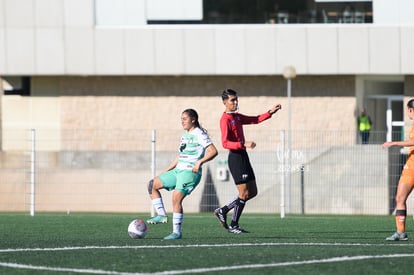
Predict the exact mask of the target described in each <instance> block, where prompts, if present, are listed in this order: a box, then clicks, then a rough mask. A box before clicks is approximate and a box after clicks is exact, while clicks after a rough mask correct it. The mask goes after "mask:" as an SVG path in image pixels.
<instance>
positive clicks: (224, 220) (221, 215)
mask: <svg viewBox="0 0 414 275" xmlns="http://www.w3.org/2000/svg"><path fill="white" fill-rule="evenodd" d="M214 216H216V217H217V219H219V221H220V225H221V226H223V227H224V228H226V229H229V226H228V225H227V215H226V214H224V213H223V211H222V210H221V208H217V209H216V210H214Z"/></svg>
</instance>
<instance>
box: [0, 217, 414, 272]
mask: <svg viewBox="0 0 414 275" xmlns="http://www.w3.org/2000/svg"><path fill="white" fill-rule="evenodd" d="M136 217H139V218H143V219H147V218H148V214H138V215H134V214H95V213H92V214H85V213H75V214H73V213H72V214H70V215H67V214H61V213H39V214H36V215H35V216H34V217H31V216H29V215H28V214H21V213H17V214H16V213H0V274H79V273H82V274H197V273H198V274H199V273H205V274H224V273H225V274H256V275H257V274H336V275H338V274H411V272H412V271H413V269H414V242H413V241H411V240H409V241H405V242H386V241H384V239H385V237H388V236H389V235H391V234H392V233H393V230H394V217H393V216H313V215H312V216H310V215H298V216H296V215H288V216H286V217H285V218H284V219H281V218H280V217H279V216H278V215H276V214H275V215H262V214H244V215H243V216H242V218H241V221H240V222H241V226H242V227H244V228H245V229H247V230H249V231H251V232H250V233H247V234H241V235H235V234H230V233H227V231H225V230H224V229H223V228H222V227H220V226H219V225H218V221H217V219H216V218H215V217H214V216H213V215H212V214H211V213H205V214H185V217H184V224H183V239H181V240H163V239H162V238H163V237H164V236H166V235H168V234H169V233H170V232H171V229H172V225H171V223H170V222H169V223H168V224H159V225H148V227H149V231H148V234H147V236H146V237H145V239H138V240H134V239H131V238H130V237H129V236H128V234H127V227H128V224H129V222H130V221H131V220H132V219H134V218H136ZM407 228H408V236H409V237H414V234H413V228H414V223H413V220H412V217H407ZM413 240H414V239H413Z"/></svg>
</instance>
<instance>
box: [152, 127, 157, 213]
mask: <svg viewBox="0 0 414 275" xmlns="http://www.w3.org/2000/svg"><path fill="white" fill-rule="evenodd" d="M156 141H157V139H156V130H155V129H153V130H152V139H151V178H152V179H153V178H155V172H156V171H155V170H156V169H155V168H156V167H155V157H156V154H155V145H156ZM154 216H155V210H154V207H152V205H151V217H154Z"/></svg>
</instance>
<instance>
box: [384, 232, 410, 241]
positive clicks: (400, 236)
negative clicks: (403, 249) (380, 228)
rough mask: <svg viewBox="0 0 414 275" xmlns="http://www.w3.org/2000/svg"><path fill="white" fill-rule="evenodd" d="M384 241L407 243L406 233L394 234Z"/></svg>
mask: <svg viewBox="0 0 414 275" xmlns="http://www.w3.org/2000/svg"><path fill="white" fill-rule="evenodd" d="M385 240H386V241H408V235H407V233H405V232H404V233H398V232H395V233H394V234H392V235H391V236H390V237H388V238H386V239H385Z"/></svg>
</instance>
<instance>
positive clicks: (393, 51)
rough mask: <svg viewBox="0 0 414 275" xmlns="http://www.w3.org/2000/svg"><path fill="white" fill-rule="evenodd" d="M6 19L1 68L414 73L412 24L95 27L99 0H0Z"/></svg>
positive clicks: (32, 71)
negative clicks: (95, 5)
mask: <svg viewBox="0 0 414 275" xmlns="http://www.w3.org/2000/svg"><path fill="white" fill-rule="evenodd" d="M101 1H104V0H101ZM127 2H128V0H125V1H124V2H123V3H127ZM399 2H401V3H402V2H403V0H400V1H399ZM406 2H407V1H406ZM137 3H138V2H137ZM140 3H142V2H140ZM378 3H380V2H378ZM413 3H414V1H413ZM411 5H413V4H411ZM0 18H2V19H3V20H0V75H45V74H46V75H65V74H66V75H67V74H69V75H274V74H281V73H282V71H283V69H284V67H285V66H287V65H293V66H295V67H296V68H297V72H298V74H302V75H306V74H309V75H312V74H326V75H336V74H344V75H345V74H368V75H369V74H394V75H399V74H414V35H413V34H414V25H375V24H374V25H370V24H346V25H345V24H309V25H304V24H300V25H299V24H297V25H296V24H292V25H270V24H269V25H143V26H140V27H128V28H123V27H119V26H118V27H117V28H114V27H103V26H100V27H95V24H94V22H95V13H94V0H0ZM413 18H414V17H413Z"/></svg>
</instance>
